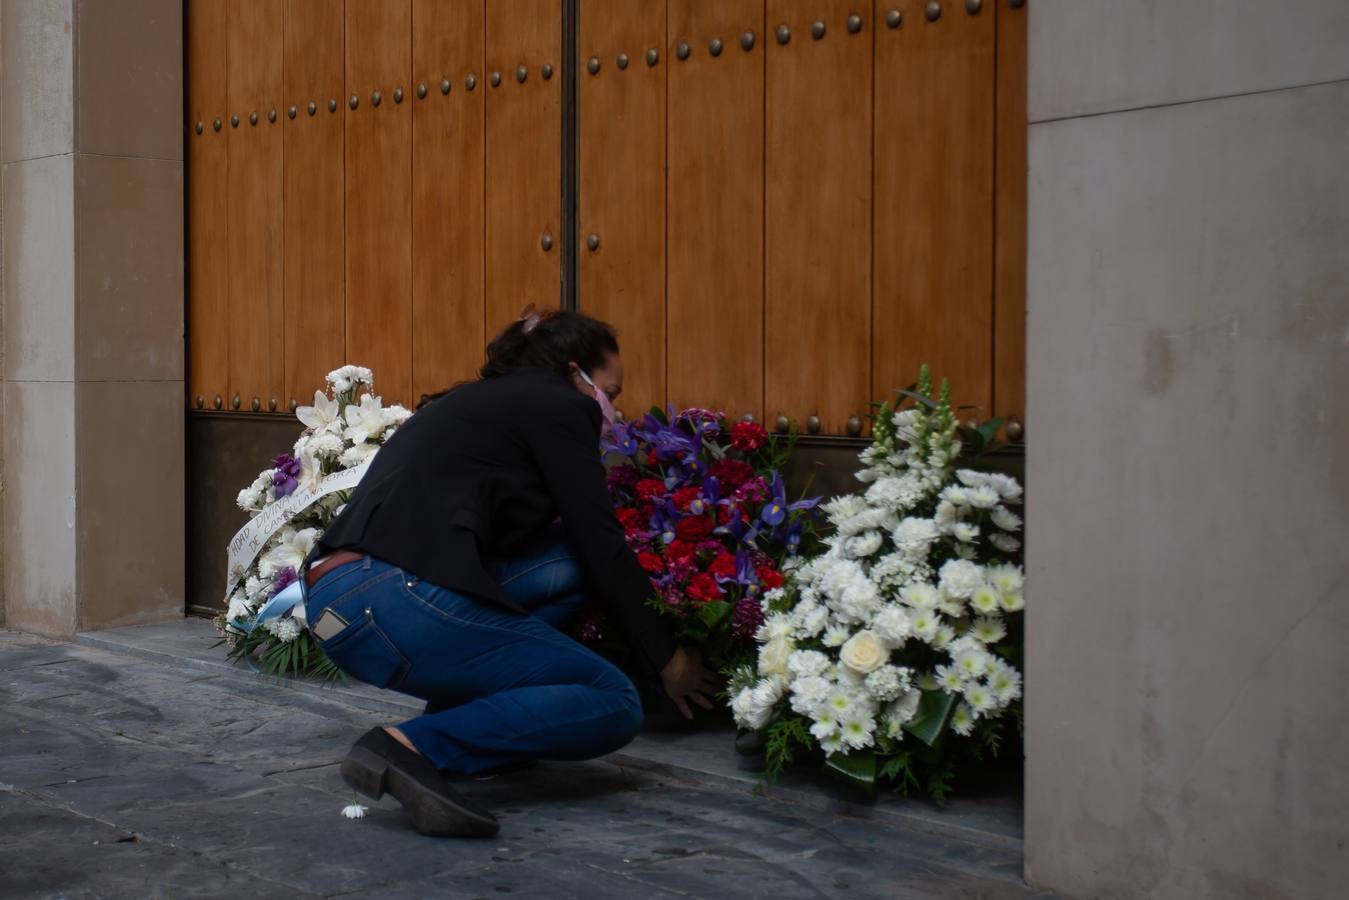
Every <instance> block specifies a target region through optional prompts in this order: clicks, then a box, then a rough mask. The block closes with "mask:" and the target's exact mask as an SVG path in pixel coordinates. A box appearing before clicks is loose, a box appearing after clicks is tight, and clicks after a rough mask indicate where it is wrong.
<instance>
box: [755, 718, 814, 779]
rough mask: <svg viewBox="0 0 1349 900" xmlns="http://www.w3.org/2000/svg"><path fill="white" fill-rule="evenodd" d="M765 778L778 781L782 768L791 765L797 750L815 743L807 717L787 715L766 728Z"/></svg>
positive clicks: (804, 748)
mask: <svg viewBox="0 0 1349 900" xmlns="http://www.w3.org/2000/svg"><path fill="white" fill-rule="evenodd" d="M763 735H764V778H766V779H767V780H769V781H776V780H777V778H778V776H779V775H781V774H782V770H783V769H785V768H787V766H789V765H791V762H792V760H793V759H795V757H796V754H797V751H799V750H808V749H810V747H811V746H812V745H813V744H814V743H815V739H814V738H812V737H811V736H810V725H809V724H808V723H807V722H806V720H805V719H802V718H799V717H797V716H787V717H784V718H781V719H778V720H777V721H776V722H773V723H772V724H771V725H769V726H768V727H767V728H765V729H764V732H763Z"/></svg>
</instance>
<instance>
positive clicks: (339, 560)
mask: <svg viewBox="0 0 1349 900" xmlns="http://www.w3.org/2000/svg"><path fill="white" fill-rule="evenodd" d="M362 559H365V554H364V553H357V552H355V551H354V550H338V551H337V552H336V553H334V554H333V555H332V556H329V557H326V558H324V560H323V561H322V562H320V563H319V564H318V565H317V566H312V567H310V569H309V570H308V571H306V572H305V573H304V583H305V584H306V585H307V586H308V587H311V588H312V587H313V586H314V584H315V582H317V581H318V580H319V579H320V578H322V577H323V576H324V575H327V574H328V573H329V572H331V571H332V570H333V569H336V568H337V567H338V566H345V565H346V564H347V563H353V562H358V561H360V560H362Z"/></svg>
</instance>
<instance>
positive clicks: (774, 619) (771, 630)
mask: <svg viewBox="0 0 1349 900" xmlns="http://www.w3.org/2000/svg"><path fill="white" fill-rule="evenodd" d="M791 633H792V620H791V617H790V616H789V615H787V614H786V613H770V614H769V615H768V617H767V618H765V619H764V620H763V624H762V625H760V626H759V628H758V630H757V631H755V632H754V637H755V639H756V640H758V641H760V642H763V643H767V642H768V641H772V640H780V639H782V638H786V637H790V636H791Z"/></svg>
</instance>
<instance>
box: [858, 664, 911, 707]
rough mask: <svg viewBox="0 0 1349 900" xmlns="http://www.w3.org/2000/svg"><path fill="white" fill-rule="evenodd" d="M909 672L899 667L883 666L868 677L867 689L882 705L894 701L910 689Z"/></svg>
mask: <svg viewBox="0 0 1349 900" xmlns="http://www.w3.org/2000/svg"><path fill="white" fill-rule="evenodd" d="M908 686H909V671H908V669H904V668H900V667H899V666H881V667H880V668H879V669H877V670H876V671H874V672H872V673H871V674H870V675H868V676H867V680H866V688H867V692H868V693H870V694H871V696H873V697H875V698H876V699H877V700H879V701H881V702H882V703H887V702H889V701H891V700H894V699H895V698H896V697H898V696H899V695H900V694H901V693H903V692H904V691H905V690H907V689H908Z"/></svg>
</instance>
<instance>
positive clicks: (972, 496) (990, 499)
mask: <svg viewBox="0 0 1349 900" xmlns="http://www.w3.org/2000/svg"><path fill="white" fill-rule="evenodd" d="M966 499H967V501H968V505H970V506H973V507H974V508H975V509H992V508H993V507H995V506H997V505H998V501H1000V500H1001V499H1002V497H1001V496H999V494H998V492H997V491H995V490H993V488H991V487H989V486H988V485H982V486H980V487H977V488H970V489H969V491H968V492H966Z"/></svg>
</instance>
